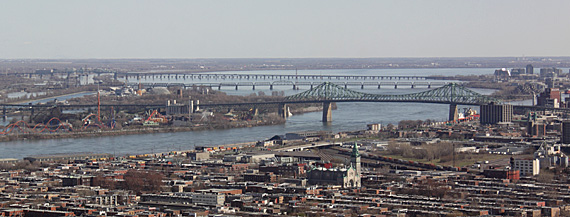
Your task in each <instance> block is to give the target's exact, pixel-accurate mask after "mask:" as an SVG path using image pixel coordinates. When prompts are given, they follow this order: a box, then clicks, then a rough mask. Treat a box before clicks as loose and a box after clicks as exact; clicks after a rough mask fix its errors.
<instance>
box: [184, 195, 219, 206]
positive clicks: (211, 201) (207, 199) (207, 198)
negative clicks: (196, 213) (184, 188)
mask: <svg viewBox="0 0 570 217" xmlns="http://www.w3.org/2000/svg"><path fill="white" fill-rule="evenodd" d="M224 202H226V195H224V194H218V193H215V194H206V193H205V194H192V203H195V204H205V205H210V206H221V205H224Z"/></svg>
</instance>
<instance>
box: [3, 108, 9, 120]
mask: <svg viewBox="0 0 570 217" xmlns="http://www.w3.org/2000/svg"><path fill="white" fill-rule="evenodd" d="M7 118H8V117H7V115H6V106H2V120H4V121H6V119H7Z"/></svg>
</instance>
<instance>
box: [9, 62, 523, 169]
mask: <svg viewBox="0 0 570 217" xmlns="http://www.w3.org/2000/svg"><path fill="white" fill-rule="evenodd" d="M493 72H494V69H481V68H474V69H471V68H468V69H463V68H462V69H390V70H387V69H374V70H362V69H351V70H306V71H297V72H295V71H294V70H293V71H247V72H220V73H221V74H238V73H242V74H271V73H274V74H293V75H294V74H295V73H297V74H299V75H303V74H311V75H314V74H322V75H401V76H429V75H444V76H451V75H483V74H492V73H493ZM153 79H154V78H149V79H148V80H142V81H141V82H153ZM242 81H243V80H242ZM335 81H336V80H335ZM154 82H177V83H180V82H186V83H191V82H196V81H192V80H187V81H181V80H180V79H179V80H172V81H170V80H168V79H164V80H161V79H156V80H155V81H154ZM208 82H216V81H208ZM218 82H228V81H227V80H226V81H218ZM225 88H227V89H225ZM306 89H308V87H301V89H300V90H292V88H291V87H288V86H276V87H275V89H274V90H273V91H283V92H284V93H285V95H292V94H295V93H299V92H302V91H305V90H306ZM352 89H353V90H355V91H361V92H367V93H375V94H407V93H414V92H421V91H427V90H429V89H427V88H414V89H410V88H409V87H405V88H404V87H398V89H393V87H392V88H384V87H383V88H382V89H377V87H372V86H370V87H365V89H360V86H354V87H352ZM474 90H475V91H477V92H479V93H482V94H490V93H492V92H493V90H488V89H474ZM222 91H224V92H226V93H227V94H232V95H249V94H253V93H259V92H260V91H262V92H264V94H268V95H270V94H271V92H272V91H271V90H269V88H268V87H265V88H257V90H252V89H251V87H249V88H248V87H240V89H239V90H235V88H232V87H224V88H222ZM523 103H524V104H528V103H529V102H523ZM337 107H338V108H337V109H336V110H333V112H332V118H333V121H332V123H330V124H323V123H322V122H321V118H322V113H321V112H312V113H306V114H302V115H295V116H292V117H289V118H288V119H287V122H286V123H285V124H283V125H275V126H259V127H251V128H237V129H226V130H211V131H191V132H176V133H154V134H139V135H123V136H109V137H95V138H69V139H50V140H35V141H29V140H28V141H11V142H3V143H0V158H23V157H26V156H30V155H37V154H53V153H69V152H95V153H111V154H116V155H126V154H138V153H151V152H166V151H174V150H189V149H193V148H194V146H213V145H223V144H231V143H242V142H251V141H259V140H265V139H268V138H270V137H272V136H274V135H282V134H285V133H287V132H298V131H317V130H324V131H331V132H339V131H352V130H360V129H366V125H367V124H371V123H381V124H383V125H386V124H390V123H391V124H397V123H398V122H399V121H401V120H426V119H432V120H437V121H445V120H446V119H447V117H448V111H449V105H443V104H428V103H370V102H345V103H337ZM459 108H460V109H461V111H462V108H465V107H461V106H460V107H459ZM474 109H477V110H478V108H474Z"/></svg>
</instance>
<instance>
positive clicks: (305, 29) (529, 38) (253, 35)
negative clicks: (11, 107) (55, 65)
mask: <svg viewBox="0 0 570 217" xmlns="http://www.w3.org/2000/svg"><path fill="white" fill-rule="evenodd" d="M569 9H570V1H568V0H532V1H530V0H529V1H527V0H484V1H477V0H445V1H443V0H414V1H412V0H410V1H407V0H392V1H391V0H370V1H366V0H358V1H347V0H340V1H336V0H322V1H321V0H309V1H307V0H299V1H297V0H259V1H247V0H227V1H221V0H204V1H191V0H179V1H145V0H136V1H135V0H108V1H105V0H93V1H77V0H61V1H59V0H50V1H46V0H38V1H27V0H17V1H2V4H1V6H0V58H2V59H6V58H302V57H474V56H523V55H524V56H570V13H569Z"/></svg>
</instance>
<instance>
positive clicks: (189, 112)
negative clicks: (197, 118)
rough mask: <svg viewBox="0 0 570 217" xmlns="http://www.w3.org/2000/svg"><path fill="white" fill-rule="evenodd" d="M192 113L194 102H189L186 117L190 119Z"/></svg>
mask: <svg viewBox="0 0 570 217" xmlns="http://www.w3.org/2000/svg"><path fill="white" fill-rule="evenodd" d="M193 113H194V100H190V101H189V102H188V115H190V116H188V117H192V114H193Z"/></svg>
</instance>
